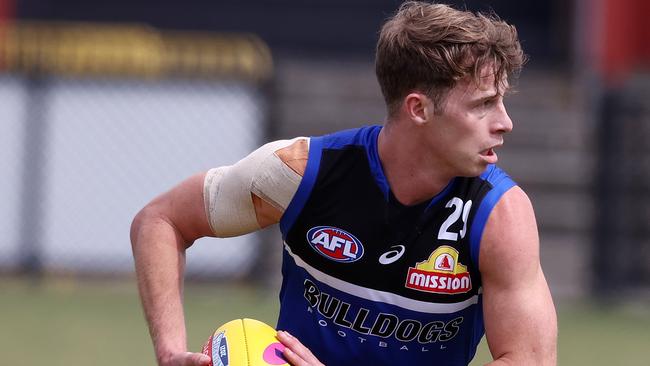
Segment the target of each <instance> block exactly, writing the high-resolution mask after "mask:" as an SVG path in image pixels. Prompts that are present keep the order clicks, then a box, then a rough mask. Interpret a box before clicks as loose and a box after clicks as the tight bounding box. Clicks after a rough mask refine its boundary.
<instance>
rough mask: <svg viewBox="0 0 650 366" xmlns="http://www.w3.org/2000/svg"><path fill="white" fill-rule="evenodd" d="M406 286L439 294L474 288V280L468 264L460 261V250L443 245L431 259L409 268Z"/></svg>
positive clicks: (459, 292)
mask: <svg viewBox="0 0 650 366" xmlns="http://www.w3.org/2000/svg"><path fill="white" fill-rule="evenodd" d="M406 287H408V288H411V289H414V290H419V291H425V292H433V293H437V294H461V293H465V292H468V291H469V290H471V289H472V280H471V278H470V276H469V272H468V271H467V266H464V265H462V264H460V263H458V251H457V250H456V249H454V248H452V247H450V246H447V245H443V246H441V247H438V249H436V250H435V251H434V252H433V253H431V255H430V256H429V259H427V260H426V261H423V262H418V263H417V264H416V265H415V267H410V268H409V270H408V275H407V276H406Z"/></svg>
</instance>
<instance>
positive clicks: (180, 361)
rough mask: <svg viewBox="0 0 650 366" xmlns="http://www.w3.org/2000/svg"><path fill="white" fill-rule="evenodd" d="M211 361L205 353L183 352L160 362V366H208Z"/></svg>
mask: <svg viewBox="0 0 650 366" xmlns="http://www.w3.org/2000/svg"><path fill="white" fill-rule="evenodd" d="M210 361H211V359H210V356H208V355H204V354H203V353H192V352H181V353H176V354H174V355H172V356H171V357H169V358H167V359H166V360H160V366H208V365H209V364H210Z"/></svg>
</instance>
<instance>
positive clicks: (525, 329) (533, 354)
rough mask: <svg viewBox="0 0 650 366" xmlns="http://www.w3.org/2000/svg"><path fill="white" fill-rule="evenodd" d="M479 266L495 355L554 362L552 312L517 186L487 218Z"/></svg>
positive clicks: (533, 227)
mask: <svg viewBox="0 0 650 366" xmlns="http://www.w3.org/2000/svg"><path fill="white" fill-rule="evenodd" d="M479 266H480V269H481V278H482V282H483V300H484V303H483V308H484V315H485V330H486V336H487V340H488V345H489V347H490V351H491V352H492V355H493V357H494V358H495V359H497V358H509V359H513V361H515V362H524V361H525V362H527V364H552V363H554V362H555V361H554V359H555V342H556V333H557V329H556V328H557V321H556V317H555V308H554V306H553V302H552V299H551V295H550V291H549V289H548V285H547V283H546V279H545V278H544V274H543V272H542V269H541V266H540V261H539V239H538V234H537V224H536V222H535V216H534V213H533V208H532V205H531V203H530V200H529V199H528V197H527V196H526V195H525V193H524V192H523V191H522V190H521V189H520V188H519V187H514V188H512V189H511V190H509V191H508V192H506V193H505V194H504V196H503V197H502V198H501V200H500V201H499V203H497V205H496V206H495V208H494V210H493V212H492V213H491V214H490V218H489V219H488V222H487V225H486V228H485V232H484V235H483V239H482V242H481V251H480V256H479Z"/></svg>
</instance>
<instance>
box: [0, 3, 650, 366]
mask: <svg viewBox="0 0 650 366" xmlns="http://www.w3.org/2000/svg"><path fill="white" fill-rule="evenodd" d="M400 3H401V1H398V0H355V1H342V0H330V1H321V0H314V1H287V0H284V1H282V0H249V1H246V2H225V1H205V0H193V1H187V2H183V3H180V2H172V1H169V0H158V1H155V2H154V1H149V0H146V1H145V0H137V1H126V0H113V1H110V2H82V1H76V0H56V1H55V0H0V131H1V132H0V169H1V170H2V179H0V202H2V204H1V205H0V217H1V218H2V220H0V355H2V358H3V361H2V362H1V363H3V364H8V365H36V364H40V363H42V362H47V363H48V364H50V365H77V364H92V365H140V364H146V365H152V364H154V363H155V360H154V357H153V352H152V347H151V343H150V341H149V337H148V333H147V329H146V325H145V323H144V320H143V317H142V312H141V309H140V305H139V300H138V297H137V290H136V287H135V281H134V277H133V261H132V258H131V248H130V243H129V237H128V232H129V225H130V222H131V219H132V218H133V216H134V215H135V213H136V212H137V211H138V210H139V209H140V208H141V207H142V206H144V205H145V204H146V203H147V202H148V201H149V200H151V199H152V198H153V197H155V196H156V195H157V194H160V193H161V192H163V191H165V190H167V189H169V188H170V187H172V186H173V185H174V184H175V183H177V182H178V181H180V180H181V179H183V178H185V177H187V176H189V175H191V174H193V173H196V172H198V171H202V170H207V169H209V168H211V167H214V166H219V165H225V164H231V163H233V162H235V161H237V160H238V159H239V158H241V157H243V156H244V155H246V154H247V153H248V152H249V151H251V150H253V149H255V148H256V147H257V146H259V145H260V144H262V143H263V142H265V141H269V140H274V139H278V138H291V137H294V136H299V135H306V136H308V135H315V134H322V133H327V132H332V131H335V130H339V129H342V128H349V127H356V126H360V125H365V124H378V123H382V121H383V119H384V116H385V111H384V106H383V101H382V98H381V95H380V91H379V87H378V85H377V82H376V80H375V76H374V65H373V57H374V45H375V42H376V40H377V36H378V31H379V28H380V25H381V24H382V22H383V21H384V20H385V19H386V18H387V17H388V16H389V15H390V14H391V13H393V12H394V11H395V10H396V9H397V8H398V6H399V4H400ZM445 3H448V4H455V5H456V6H458V7H460V8H467V9H470V10H481V11H490V10H494V11H495V12H496V13H497V14H498V15H499V16H501V17H502V18H503V19H505V20H507V21H508V22H510V23H513V24H515V25H516V26H517V29H518V32H519V34H520V38H521V41H522V45H523V47H524V50H525V51H526V53H527V54H528V55H529V56H530V61H529V63H528V65H527V67H526V68H525V70H524V72H523V73H522V75H521V76H520V78H519V81H518V82H517V83H516V90H517V93H515V94H513V95H511V96H510V97H509V98H508V99H507V101H506V104H507V106H508V108H509V112H510V115H511V117H512V119H513V121H514V123H515V129H514V131H513V133H512V134H511V135H510V136H509V137H507V139H506V142H507V143H506V145H505V147H504V148H503V150H502V153H501V154H500V158H501V159H500V165H501V166H502V167H504V168H505V169H506V170H507V171H508V172H509V173H510V175H511V176H513V177H514V178H515V180H516V181H517V182H518V183H520V185H521V186H522V187H523V188H524V189H525V190H526V191H527V192H528V194H529V195H530V197H531V199H532V201H533V204H534V205H535V208H536V214H537V219H538V223H539V228H540V237H541V252H542V265H543V267H544V269H545V273H546V276H547V279H548V281H549V284H550V287H551V291H552V293H553V295H554V299H555V302H556V305H557V307H558V313H559V319H560V344H559V358H560V364H563V365H609V364H619V365H647V364H649V363H650V361H649V360H650V348H648V346H649V345H650V143H649V141H650V27H648V24H647V21H646V19H647V18H648V16H650V2H647V1H644V0H593V1H590V0H572V1H562V0H553V1H535V2H526V3H523V2H521V1H516V0H495V1H469V0H467V1H445ZM280 253H281V239H280V235H279V232H278V230H277V228H271V229H267V230H265V231H263V232H261V233H258V234H254V235H248V236H245V237H241V238H237V239H228V240H219V239H209V240H208V239H202V240H200V241H198V242H197V243H196V244H195V245H194V246H193V247H192V248H191V249H190V250H189V252H188V280H187V290H186V296H185V297H186V298H185V303H186V310H187V311H186V314H187V315H186V316H187V322H188V338H189V346H190V348H191V349H193V350H195V351H196V350H198V349H199V347H200V345H201V344H202V342H203V341H204V340H205V339H206V338H207V337H208V336H209V335H210V334H211V333H212V331H214V329H216V327H217V326H218V325H220V324H221V323H224V322H225V321H227V320H230V319H233V318H239V317H252V318H257V319H260V320H263V321H266V322H268V323H269V324H275V321H276V315H277V309H278V301H277V290H278V288H279V281H280V271H279V259H280ZM489 359H490V358H489V352H488V350H487V347H486V346H485V345H482V346H481V349H480V352H479V354H478V356H477V358H476V360H475V362H474V363H473V364H476V365H478V364H481V363H482V362H486V361H487V360H489Z"/></svg>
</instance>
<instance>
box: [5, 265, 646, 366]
mask: <svg viewBox="0 0 650 366" xmlns="http://www.w3.org/2000/svg"><path fill="white" fill-rule="evenodd" d="M185 305H186V321H187V324H188V344H189V345H190V348H192V349H193V350H198V349H199V348H200V347H201V345H202V344H203V342H204V341H205V339H206V338H207V337H208V336H209V335H210V334H212V332H213V331H214V329H216V328H217V326H219V325H220V324H222V323H224V322H226V321H228V320H231V319H235V318H241V317H249V318H255V319H259V320H261V321H265V322H267V323H269V324H274V323H275V321H276V314H277V309H278V301H277V296H276V294H275V292H274V291H273V289H260V288H257V287H253V286H250V285H241V284H239V285H224V284H192V285H188V286H186V290H185ZM558 314H559V321H560V337H559V364H560V365H592V366H597V365H625V366H627V365H648V364H649V362H650V307H648V306H647V304H646V305H645V307H644V306H639V307H637V308H633V307H625V308H623V307H616V308H598V307H595V306H593V305H589V304H588V303H587V302H583V303H574V304H560V305H559V306H558ZM0 354H1V355H2V361H0V363H1V364H3V365H12V366H32V365H40V364H47V365H49V366H59V365H61V366H63V365H65V366H70V365H95V366H104V365H106V366H108V365H110V366H115V365H154V364H155V362H154V357H153V351H152V347H151V343H150V340H149V335H148V333H147V328H146V324H145V322H144V319H143V316H142V311H141V308H140V303H139V300H138V296H137V290H136V286H135V283H134V282H133V281H107V280H86V281H78V280H71V279H61V278H58V279H54V280H53V279H45V280H42V281H40V282H33V281H30V280H27V279H22V278H6V277H5V278H2V277H0ZM489 360H490V357H489V351H488V350H487V347H486V346H485V344H482V345H481V347H480V349H479V352H478V355H477V357H476V358H475V360H474V361H473V362H472V365H481V364H483V363H485V362H487V361H489Z"/></svg>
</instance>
